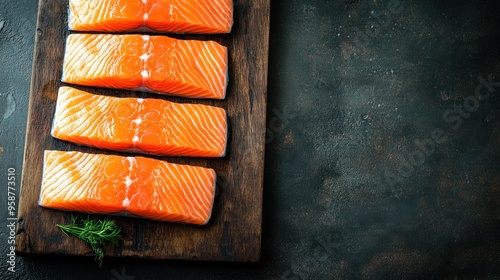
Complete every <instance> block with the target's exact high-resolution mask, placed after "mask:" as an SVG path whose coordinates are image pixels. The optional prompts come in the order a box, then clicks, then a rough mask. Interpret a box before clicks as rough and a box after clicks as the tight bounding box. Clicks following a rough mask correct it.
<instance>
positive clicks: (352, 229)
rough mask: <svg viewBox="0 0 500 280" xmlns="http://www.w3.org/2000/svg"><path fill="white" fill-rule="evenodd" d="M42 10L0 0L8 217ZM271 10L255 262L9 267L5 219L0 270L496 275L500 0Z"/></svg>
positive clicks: (27, 273) (309, 4)
mask: <svg viewBox="0 0 500 280" xmlns="http://www.w3.org/2000/svg"><path fill="white" fill-rule="evenodd" d="M36 14H37V3H36V1H28V0H19V1H10V0H2V1H0V61H1V66H0V76H1V77H2V78H1V79H0V122H1V131H0V161H1V165H0V168H1V173H0V181H1V182H2V183H1V184H2V185H3V186H4V188H2V189H3V191H2V192H0V201H1V203H0V207H2V210H1V211H0V213H1V220H2V221H4V223H5V224H6V225H8V223H9V221H7V216H6V211H5V210H4V209H7V190H6V189H7V178H8V168H14V169H15V173H16V176H17V178H18V179H19V178H20V175H21V171H22V168H21V167H22V156H23V145H24V144H23V143H24V133H25V123H26V114H27V109H28V108H27V104H28V94H29V86H30V78H31V62H32V55H33V41H34V35H35V32H36ZM271 14H272V18H271V43H270V44H271V45H270V57H269V92H268V101H269V104H268V128H269V129H268V135H267V140H268V143H267V146H266V166H265V169H266V176H265V186H264V225H263V245H262V246H263V253H262V258H261V259H262V261H261V262H260V263H257V264H250V265H246V264H224V263H197V262H168V261H167V262H149V261H137V260H120V259H116V260H112V259H110V260H107V261H105V262H104V264H103V266H102V267H101V268H98V267H97V265H96V264H95V263H94V262H92V261H91V260H89V259H80V258H64V259H62V258H51V257H46V256H45V257H39V256H29V257H17V258H16V261H15V272H9V271H8V270H7V269H8V266H9V265H8V263H7V258H8V256H7V254H8V253H9V248H8V247H9V246H10V245H9V243H8V242H9V241H8V240H9V239H8V237H9V232H8V227H7V226H2V227H1V241H0V247H1V255H2V257H1V260H2V261H1V266H0V267H1V272H0V275H1V276H0V278H1V279H30V280H37V279H75V280H76V279H117V280H120V279H129V280H132V279H136V280H139V279H294V280H298V279H500V75H499V74H500V17H499V15H500V2H499V1H465V0H463V1H462V0H460V1H458V0H456V1H451V0H443V1H416V0H412V1H403V0H381V1H371V0H370V1H356V0H340V1H323V0H321V1H320V0H316V1H306V0H303V1H295V0H288V1H273V3H272V8H271ZM496 81H498V82H496ZM11 170H12V169H11ZM2 205H3V206H2Z"/></svg>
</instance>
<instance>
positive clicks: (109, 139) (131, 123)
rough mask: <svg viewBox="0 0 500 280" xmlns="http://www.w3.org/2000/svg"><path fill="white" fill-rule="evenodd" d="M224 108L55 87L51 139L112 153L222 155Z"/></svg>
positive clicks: (224, 149) (224, 147)
mask: <svg viewBox="0 0 500 280" xmlns="http://www.w3.org/2000/svg"><path fill="white" fill-rule="evenodd" d="M227 127H228V122H227V115H226V111H225V110H224V109H223V108H219V107H214V106H208V105H201V104H189V103H183V104H180V103H174V102H170V101H166V100H161V99H153V98H145V99H143V98H118V97H110V96H101V95H95V94H91V93H88V92H85V91H82V90H78V89H75V88H72V87H61V88H60V89H59V93H58V97H57V104H56V112H55V116H54V120H53V124H52V131H51V134H52V136H53V137H55V138H58V139H61V140H65V141H69V142H72V143H76V144H80V145H86V146H91V147H96V148H101V149H108V150H116V151H131V152H142V153H147V154H155V155H163V156H191V157H222V156H224V155H225V152H226V145H227Z"/></svg>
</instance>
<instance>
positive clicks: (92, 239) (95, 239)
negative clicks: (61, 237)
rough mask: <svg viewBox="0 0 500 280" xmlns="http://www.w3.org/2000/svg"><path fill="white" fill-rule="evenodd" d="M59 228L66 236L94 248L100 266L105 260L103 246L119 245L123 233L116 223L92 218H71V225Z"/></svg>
mask: <svg viewBox="0 0 500 280" xmlns="http://www.w3.org/2000/svg"><path fill="white" fill-rule="evenodd" d="M57 226H58V227H59V228H60V229H61V231H62V232H63V233H64V234H65V235H66V236H69V235H70V234H71V235H74V236H76V237H78V238H80V239H81V240H83V241H85V243H87V244H88V245H89V246H90V247H91V248H92V251H93V252H94V254H95V256H96V259H97V260H98V261H99V262H100V265H101V264H102V259H103V258H104V251H103V250H102V246H103V245H104V244H105V243H106V242H111V243H113V244H118V240H119V238H120V237H121V233H122V231H121V229H120V228H119V227H118V226H117V225H116V224H115V221H113V220H108V219H104V220H92V219H90V217H87V218H86V219H83V218H78V217H74V216H71V224H70V225H59V224H57ZM100 265H99V266H100Z"/></svg>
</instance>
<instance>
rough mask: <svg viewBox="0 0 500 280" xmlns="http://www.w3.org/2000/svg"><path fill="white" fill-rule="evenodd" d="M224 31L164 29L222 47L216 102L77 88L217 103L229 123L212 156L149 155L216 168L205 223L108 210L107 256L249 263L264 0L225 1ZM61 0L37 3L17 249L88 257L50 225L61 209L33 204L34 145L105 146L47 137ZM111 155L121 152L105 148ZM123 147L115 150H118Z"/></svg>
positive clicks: (257, 228) (256, 231)
mask: <svg viewBox="0 0 500 280" xmlns="http://www.w3.org/2000/svg"><path fill="white" fill-rule="evenodd" d="M234 6H235V11H234V16H235V23H234V26H233V31H232V33H231V34H224V35H171V36H173V37H176V38H186V39H200V40H215V41H217V42H219V43H221V44H223V45H225V46H227V47H228V49H229V60H230V71H229V72H230V73H229V78H230V83H229V87H228V94H227V98H226V100H222V101H221V100H186V99H182V98H175V97H165V96H158V95H152V94H147V93H139V92H127V91H119V90H107V89H94V88H86V87H77V88H80V89H84V90H87V91H90V92H93V93H96V94H105V95H112V96H137V97H150V98H163V99H165V100H171V101H176V102H196V103H203V104H210V105H216V106H220V107H223V108H225V109H226V110H227V112H228V115H229V119H230V123H231V136H230V147H229V150H228V155H227V156H226V157H224V158H218V159H204V158H174V157H158V158H160V159H165V160H168V161H171V162H176V163H186V164H193V165H200V166H207V167H211V168H214V169H215V170H216V171H217V173H218V174H219V176H220V179H221V180H220V183H219V184H218V195H217V197H216V201H215V205H214V211H213V214H212V219H211V221H210V223H209V224H208V225H207V226H201V227H200V226H193V225H183V224H174V223H162V222H155V221H148V220H142V219H136V218H126V217H115V220H116V222H117V223H118V225H119V226H121V227H122V228H123V231H124V237H123V239H122V244H121V246H114V247H106V248H105V249H106V250H105V253H106V255H107V256H113V257H138V258H151V259H185V260H207V261H236V262H254V261H258V259H259V257H260V246H261V245H260V244H261V222H262V188H263V176H264V174H263V173H264V146H265V145H264V142H265V129H266V128H265V119H266V117H265V116H266V93H267V60H268V45H269V9H270V1H268V0H258V1H250V0H247V1H235V2H234ZM67 8H68V7H67V1H64V0H56V1H54V0H41V1H40V2H39V11H38V23H37V34H36V38H35V52H34V60H33V74H32V81H31V92H30V103H29V109H28V122H27V131H26V145H25V155H24V165H23V174H22V182H21V192H20V206H19V213H18V234H17V236H16V250H17V252H18V253H21V254H22V253H32V254H53V255H55V254H57V255H77V256H90V255H91V252H90V249H89V248H88V247H87V246H86V245H85V244H84V243H83V242H81V241H80V240H78V239H76V238H67V237H65V236H64V235H63V234H61V232H60V231H59V230H58V229H57V227H56V226H55V225H56V224H57V223H69V222H70V218H71V213H68V212H63V211H57V210H50V209H44V208H41V207H39V206H38V196H39V192H40V184H41V177H42V164H43V162H42V159H43V151H44V150H47V149H56V150H76V151H83V152H92V153H97V152H99V153H110V152H106V151H102V150H97V149H93V148H86V147H81V146H77V145H73V144H70V143H66V142H62V141H59V140H57V139H54V138H52V137H51V136H50V129H51V125H52V118H53V115H54V110H55V104H56V99H57V90H58V88H59V87H60V86H62V85H63V83H61V82H60V78H61V70H62V62H63V55H64V43H65V39H66V36H67V35H68V34H69V31H68V29H67V14H66V11H67ZM114 154H121V153H114ZM121 155H123V154H121Z"/></svg>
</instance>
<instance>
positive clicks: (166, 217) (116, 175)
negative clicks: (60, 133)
mask: <svg viewBox="0 0 500 280" xmlns="http://www.w3.org/2000/svg"><path fill="white" fill-rule="evenodd" d="M43 178H44V180H43V182H42V187H41V193H40V199H39V205H40V206H43V207H48V208H53V209H59V210H66V211H78V212H84V213H89V214H130V215H134V216H137V217H141V218H145V219H152V220H158V221H166V222H180V223H190V224H197V225H204V224H206V223H207V222H208V221H209V219H210V216H211V213H212V205H213V200H214V194H215V183H216V173H215V171H214V170H213V169H210V168H203V167H196V166H189V165H180V164H173V163H168V162H165V161H160V160H156V159H151V158H145V157H121V156H115V155H102V154H87V153H80V152H63V151H45V154H44V169H43Z"/></svg>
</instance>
